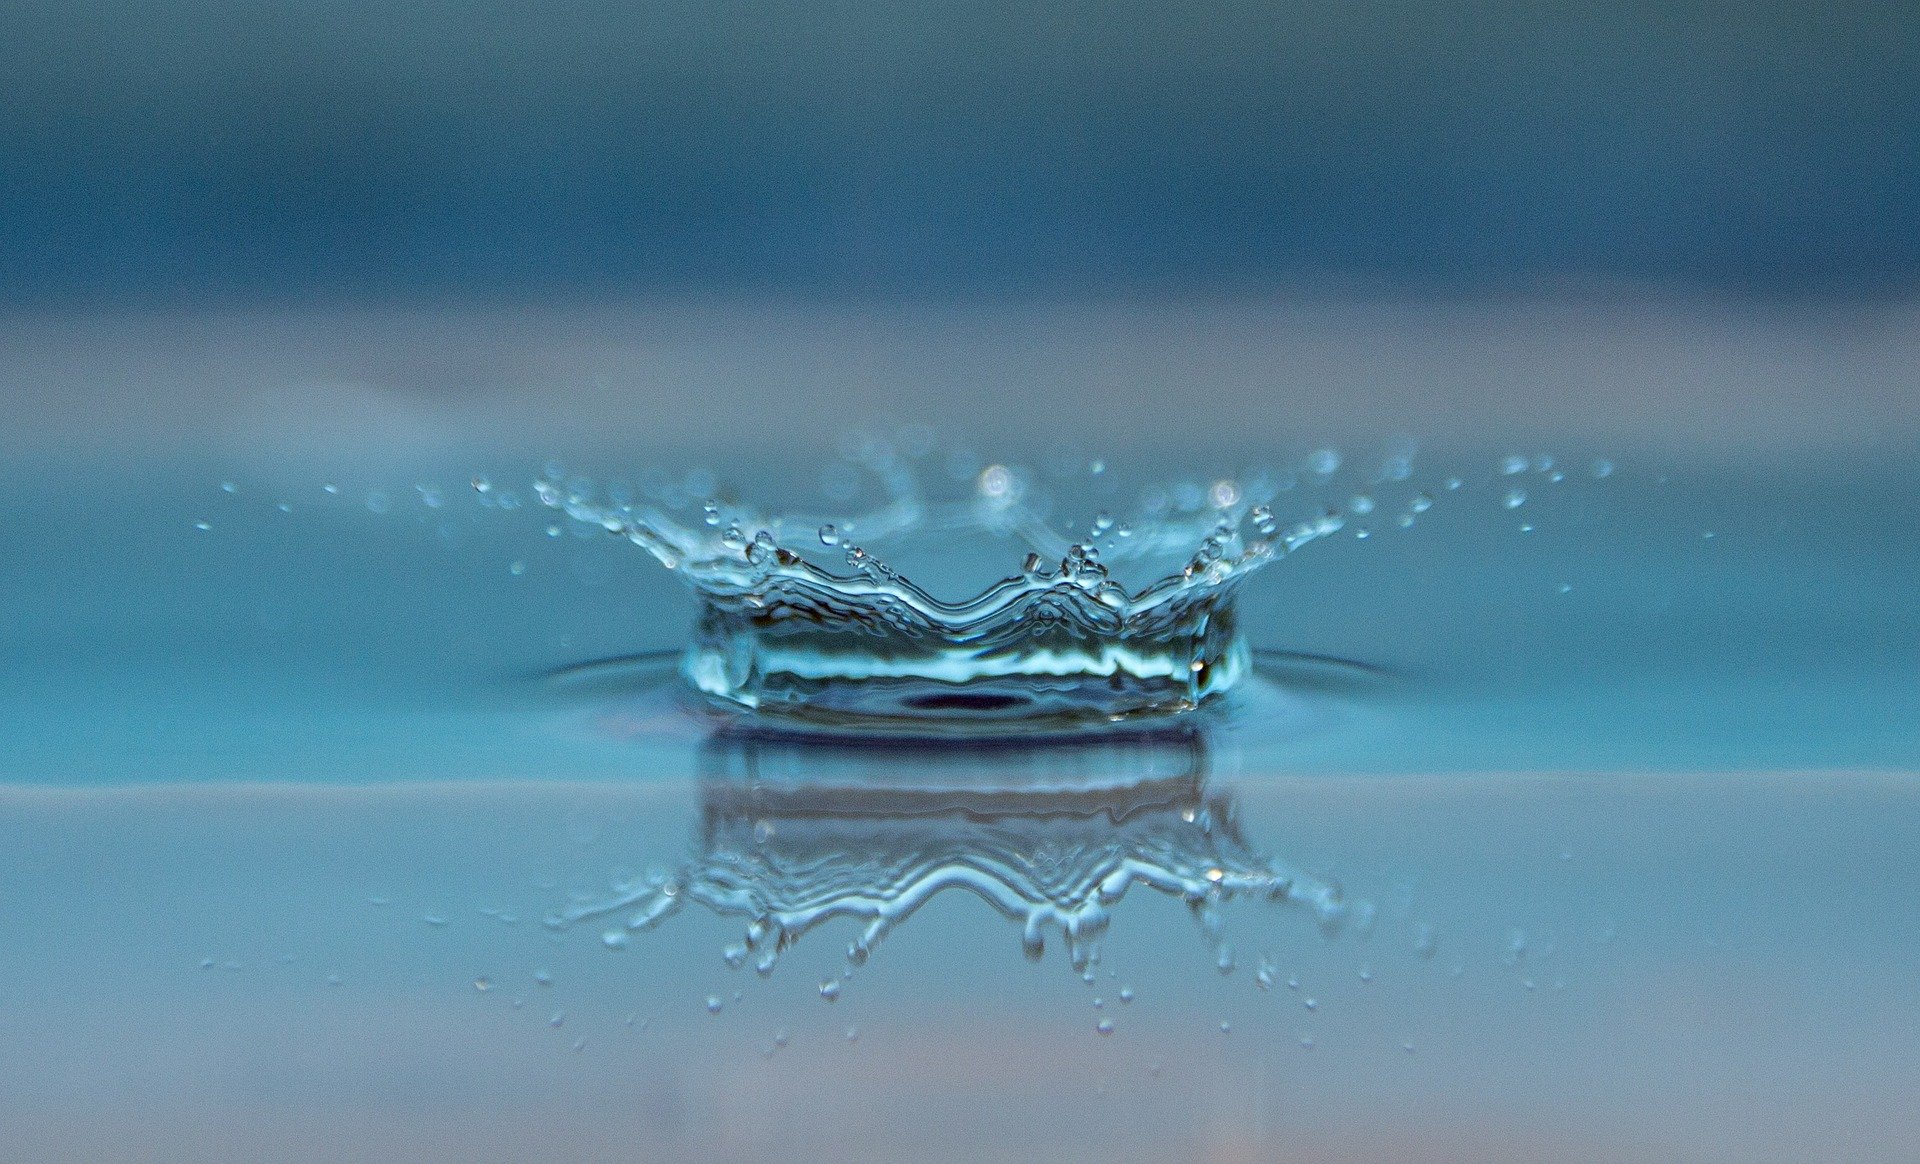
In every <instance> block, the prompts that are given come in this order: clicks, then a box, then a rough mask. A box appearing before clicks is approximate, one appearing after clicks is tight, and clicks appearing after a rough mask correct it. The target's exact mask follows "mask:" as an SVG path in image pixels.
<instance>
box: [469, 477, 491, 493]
mask: <svg viewBox="0 0 1920 1164" xmlns="http://www.w3.org/2000/svg"><path fill="white" fill-rule="evenodd" d="M473 491H474V492H475V493H491V492H493V482H491V481H489V480H487V479H486V478H485V477H475V478H474V479H473Z"/></svg>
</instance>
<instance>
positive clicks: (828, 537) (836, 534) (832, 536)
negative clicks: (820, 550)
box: [820, 522, 840, 546]
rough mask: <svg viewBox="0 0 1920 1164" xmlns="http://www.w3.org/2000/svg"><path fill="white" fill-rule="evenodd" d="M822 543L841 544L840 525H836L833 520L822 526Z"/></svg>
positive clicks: (829, 544)
mask: <svg viewBox="0 0 1920 1164" xmlns="http://www.w3.org/2000/svg"><path fill="white" fill-rule="evenodd" d="M820 544H821V545H823V546H837V545H839V544H840V529H839V527H837V526H835V525H834V524H833V523H832V522H828V523H827V524H825V525H823V526H821V527H820Z"/></svg>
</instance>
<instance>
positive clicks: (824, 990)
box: [820, 978, 842, 1002]
mask: <svg viewBox="0 0 1920 1164" xmlns="http://www.w3.org/2000/svg"><path fill="white" fill-rule="evenodd" d="M841 986H842V982H841V980H840V979H838V978H822V979H821V980H820V997H821V998H824V999H826V1000H827V1001H828V1002H832V1001H833V1000H834V999H836V998H839V997H840V990H841Z"/></svg>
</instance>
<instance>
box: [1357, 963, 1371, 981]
mask: <svg viewBox="0 0 1920 1164" xmlns="http://www.w3.org/2000/svg"><path fill="white" fill-rule="evenodd" d="M1360 981H1362V982H1369V983H1370V982H1372V981H1373V967H1371V966H1362V967H1360Z"/></svg>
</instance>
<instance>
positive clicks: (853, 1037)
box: [847, 1027, 860, 1043]
mask: <svg viewBox="0 0 1920 1164" xmlns="http://www.w3.org/2000/svg"><path fill="white" fill-rule="evenodd" d="M859 1041H860V1028H859V1027H848V1028H847V1042H849V1043H857V1042H859Z"/></svg>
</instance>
